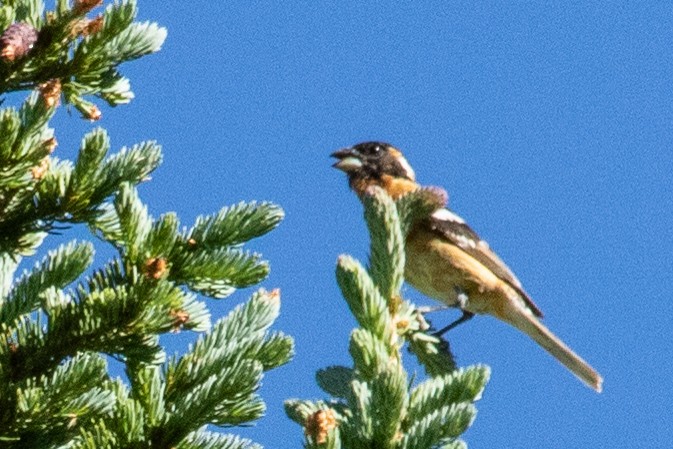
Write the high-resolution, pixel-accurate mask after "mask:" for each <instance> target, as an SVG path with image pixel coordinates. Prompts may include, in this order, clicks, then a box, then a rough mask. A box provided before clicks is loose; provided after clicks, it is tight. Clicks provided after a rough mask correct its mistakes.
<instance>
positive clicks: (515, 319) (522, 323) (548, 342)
mask: <svg viewBox="0 0 673 449" xmlns="http://www.w3.org/2000/svg"><path fill="white" fill-rule="evenodd" d="M517 309H518V310H516V312H515V313H509V314H507V315H508V316H506V317H502V318H503V319H504V320H505V321H507V322H508V323H510V324H511V325H513V326H514V327H516V328H517V329H519V330H521V331H522V332H524V333H525V334H526V335H528V336H529V337H530V338H532V339H533V340H535V342H536V343H537V344H539V345H540V346H542V347H543V348H544V349H545V350H546V351H547V352H549V353H550V354H551V355H553V356H554V358H556V360H558V361H559V362H561V363H562V364H563V365H565V366H566V368H568V369H569V370H570V371H571V372H572V373H573V374H574V375H575V376H577V377H578V378H579V379H580V380H581V381H582V382H584V383H585V384H587V385H588V386H589V387H591V388H593V389H594V390H596V391H597V392H598V393H600V392H601V391H602V390H603V378H602V377H601V375H600V374H598V372H597V371H596V370H595V369H593V368H592V367H591V366H590V365H589V364H588V363H587V362H585V361H584V360H583V359H582V358H581V357H580V356H578V355H577V354H575V353H574V352H573V350H572V349H570V348H569V347H568V346H567V345H566V344H565V343H563V342H562V341H561V340H560V339H559V338H558V337H557V336H556V335H554V334H553V333H552V332H551V331H550V330H549V329H547V327H545V325H544V324H542V323H541V322H540V320H539V319H538V318H537V317H534V316H533V315H532V314H530V313H527V312H524V311H523V310H521V309H519V308H518V307H517Z"/></svg>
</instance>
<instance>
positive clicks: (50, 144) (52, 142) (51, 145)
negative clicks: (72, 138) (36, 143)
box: [42, 137, 58, 154]
mask: <svg viewBox="0 0 673 449" xmlns="http://www.w3.org/2000/svg"><path fill="white" fill-rule="evenodd" d="M42 145H44V148H45V149H46V150H47V152H48V153H49V154H51V153H53V152H54V150H55V149H56V147H57V146H58V142H57V141H56V137H50V138H49V139H47V140H45V141H44V142H42Z"/></svg>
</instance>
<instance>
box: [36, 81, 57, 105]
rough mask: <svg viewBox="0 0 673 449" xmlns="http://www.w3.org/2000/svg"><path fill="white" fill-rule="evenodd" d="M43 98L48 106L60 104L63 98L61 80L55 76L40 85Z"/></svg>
mask: <svg viewBox="0 0 673 449" xmlns="http://www.w3.org/2000/svg"><path fill="white" fill-rule="evenodd" d="M39 89H40V94H41V95H42V100H44V104H45V105H46V106H47V107H48V108H53V107H55V106H58V103H59V100H60V98H61V80H59V79H57V78H54V79H52V80H49V81H47V82H46V83H42V84H40V86H39Z"/></svg>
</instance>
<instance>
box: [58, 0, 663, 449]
mask: <svg viewBox="0 0 673 449" xmlns="http://www.w3.org/2000/svg"><path fill="white" fill-rule="evenodd" d="M139 3H140V5H139V6H140V11H141V18H142V19H148V20H149V19H151V20H154V21H158V22H159V23H160V24H161V25H163V26H166V27H167V28H168V31H169V34H168V40H167V42H166V44H165V46H164V48H163V50H162V51H161V52H160V53H159V54H157V55H153V56H150V57H147V58H145V59H142V60H140V61H136V62H133V63H130V64H127V65H126V66H125V67H124V68H123V72H124V73H125V74H126V75H127V76H129V77H130V78H131V81H132V85H133V87H134V90H135V92H136V95H137V98H136V100H135V101H134V102H133V103H132V104H131V105H129V106H126V107H120V108H117V109H109V108H104V109H103V113H104V116H103V120H102V121H101V122H100V125H101V126H103V127H105V128H107V129H108V131H109V132H110V134H111V138H112V142H113V146H114V148H115V149H119V148H120V147H121V146H123V145H131V144H133V143H136V142H139V141H142V140H145V139H156V140H158V141H159V142H160V143H161V144H162V145H163V147H164V151H165V161H164V164H163V166H162V167H161V168H160V169H159V170H158V171H157V172H156V173H155V175H154V177H153V181H152V182H150V183H147V184H146V185H144V186H143V187H142V189H141V194H142V198H143V199H144V200H145V201H146V202H148V203H149V206H150V209H151V211H152V213H154V214H155V215H158V214H159V213H161V212H164V211H168V210H175V211H177V212H178V214H179V215H180V217H181V219H182V221H183V223H185V224H189V223H191V222H192V221H193V219H194V218H195V217H196V216H197V215H198V214H202V213H210V212H214V211H216V210H218V209H219V208H220V207H222V206H224V205H228V204H232V203H235V202H238V201H240V200H271V201H274V202H276V203H278V204H280V205H281V206H282V207H283V208H284V209H285V211H286V213H287V218H286V220H285V221H284V222H283V224H282V225H281V226H280V228H279V229H278V230H276V231H275V232H273V233H271V234H269V235H268V236H265V237H264V238H262V239H260V240H258V241H255V242H253V243H252V244H251V245H250V246H249V247H250V248H252V249H255V250H257V251H260V252H262V253H263V255H264V256H265V257H266V258H268V259H269V260H270V262H271V267H272V274H271V276H270V277H269V278H268V280H266V281H265V282H264V283H263V285H264V286H265V287H267V288H275V287H280V288H281V290H282V295H283V296H282V300H283V308H282V316H281V318H280V319H279V321H278V323H277V325H276V326H275V328H276V329H280V330H283V331H284V332H286V333H288V334H291V335H293V336H294V337H295V339H296V353H297V354H296V357H295V359H294V361H293V362H292V363H291V364H289V365H287V366H284V367H282V368H280V369H278V370H276V371H274V372H271V373H270V374H269V375H268V376H267V377H265V380H264V385H263V388H262V390H261V394H262V396H263V397H264V399H265V400H266V402H267V404H268V414H267V416H266V417H265V418H264V419H263V420H261V421H259V422H258V423H257V424H256V426H255V427H252V428H248V429H244V430H242V431H240V432H239V433H241V434H243V435H245V436H248V437H251V438H253V439H254V440H256V441H257V442H260V443H262V444H264V445H265V446H266V447H269V448H272V447H275V448H280V449H284V448H296V447H301V441H302V431H301V429H300V428H299V427H298V426H297V425H295V424H294V423H292V422H291V421H289V420H288V419H287V418H286V417H285V414H284V412H283V409H282V401H283V400H284V399H286V398H289V397H300V398H323V397H325V395H324V394H323V393H322V392H321V391H320V390H319V389H318V388H317V386H316V385H315V381H314V373H315V371H316V370H317V369H319V368H322V367H326V366H328V365H331V364H349V363H350V359H349V356H348V353H347V346H348V337H349V333H350V331H351V329H352V327H353V325H354V322H353V319H352V318H351V317H350V315H349V313H348V311H347V307H346V305H345V302H344V301H343V300H342V298H341V296H340V293H339V291H338V288H337V286H336V283H335V280H334V267H335V261H336V258H337V256H338V255H339V254H341V253H350V254H353V255H354V256H356V257H358V258H360V259H363V260H364V259H366V254H367V246H368V237H367V233H366V230H365V227H364V223H363V220H362V211H361V206H360V204H359V203H358V202H357V201H356V199H355V197H354V196H353V195H352V194H351V193H350V192H349V191H348V189H347V186H346V181H345V177H344V176H343V174H342V173H339V172H337V171H335V170H333V169H331V168H330V164H331V161H330V159H329V157H328V155H329V153H330V152H332V151H333V150H335V149H337V148H339V147H342V146H346V145H350V144H354V143H356V142H359V141H362V140H370V139H377V140H385V141H389V142H391V143H393V144H395V145H396V146H398V147H399V148H401V149H402V150H404V151H405V153H406V155H407V156H408V159H409V161H410V162H411V163H412V165H413V166H414V168H415V169H416V173H417V175H418V178H419V180H420V181H421V182H422V183H424V184H431V185H440V186H443V187H445V188H446V189H447V190H448V191H449V193H450V205H451V207H452V208H453V209H454V210H456V211H457V212H458V213H459V214H461V215H463V216H464V217H465V218H466V219H467V220H468V221H469V222H470V223H471V225H472V226H473V227H474V228H475V229H476V230H477V231H478V232H479V233H480V234H481V235H482V236H483V237H484V238H485V239H486V240H488V241H489V243H490V244H491V246H492V247H493V248H494V249H495V250H496V251H497V252H498V253H499V254H500V255H501V256H502V258H503V259H504V260H505V261H506V262H507V263H508V264H509V265H510V266H511V267H512V268H513V270H514V271H515V272H516V273H517V275H518V276H519V278H520V279H521V280H522V282H523V284H524V286H525V287H526V289H527V290H528V291H529V293H530V294H531V295H532V297H533V298H534V299H535V300H536V302H537V303H538V304H539V305H540V307H541V308H542V309H543V311H544V312H545V314H546V319H545V322H546V323H547V325H548V326H549V327H550V328H551V329H552V330H553V331H554V332H556V333H557V334H558V335H559V336H561V337H562V338H563V339H564V340H566V341H567V343H568V344H569V345H570V346H572V347H573V348H574V349H576V350H577V352H579V353H580V354H581V355H582V356H583V357H584V358H586V359H587V360H588V361H590V362H591V363H592V364H593V365H594V366H595V367H596V368H597V369H598V370H599V371H600V372H601V373H602V374H603V376H604V377H605V384H604V388H605V391H604V393H603V394H602V395H597V394H595V393H594V392H592V391H591V390H589V389H588V388H586V387H584V386H583V385H582V384H581V383H579V382H578V381H577V380H576V379H575V378H574V377H572V376H571V375H570V374H568V373H567V372H566V371H565V369H563V368H562V367H561V366H560V365H559V364H558V363H556V362H555V361H554V360H553V359H552V358H551V357H549V356H548V355H547V354H546V353H545V352H543V351H542V350H540V349H539V348H538V347H536V346H535V345H534V344H533V343H532V342H530V341H529V340H527V339H526V338H525V337H523V336H522V335H520V334H519V333H517V332H516V331H515V330H513V329H511V328H509V327H507V326H506V325H504V324H501V323H499V322H496V321H495V320H493V319H490V318H487V317H480V318H477V319H474V320H472V322H470V323H468V324H466V325H463V326H461V327H459V328H458V329H456V330H454V331H452V332H451V333H450V335H449V339H450V341H451V344H452V346H453V350H454V352H455V354H456V356H457V358H458V361H459V364H461V365H469V364H472V363H477V362H480V363H486V364H488V365H490V366H491V367H492V370H493V373H492V380H491V382H490V384H489V386H488V387H487V390H486V392H485V394H484V397H483V400H482V401H481V402H480V403H479V404H478V409H479V414H478V416H477V419H476V421H475V423H474V425H473V427H472V429H471V430H470V431H469V432H468V433H467V434H466V435H465V439H466V440H467V442H468V443H469V445H470V447H471V448H497V447H507V448H541V447H544V448H564V449H567V448H592V447H620V448H641V447H653V448H654V447H665V446H668V445H670V441H671V439H672V438H673V429H672V428H671V417H672V416H673V415H672V414H671V406H672V402H673V382H672V379H673V366H672V362H671V360H673V346H672V344H671V342H672V341H673V298H672V292H673V288H672V285H673V230H672V229H673V207H672V198H673V94H672V92H673V60H672V59H673V52H672V50H671V49H672V48H673V10H672V8H671V5H670V3H669V2H619V4H616V3H610V6H608V2H554V3H552V2H505V1H502V2H483V4H482V3H479V2H429V1H417V2H383V1H378V2H367V3H368V4H364V3H365V2H356V1H342V2H311V1H302V2H233V1H231V2H164V1H157V0H152V1H150V0H140V1H139ZM374 3H375V4H374ZM449 3H450V4H449ZM54 126H55V127H56V128H57V136H58V138H59V142H60V146H59V149H58V151H60V152H61V154H60V155H61V156H67V155H69V154H72V150H73V149H74V148H75V147H76V146H77V145H78V143H79V139H80V138H81V135H82V134H83V132H84V131H85V130H86V129H90V128H91V127H92V126H93V125H91V124H89V123H86V122H83V121H81V120H79V119H78V118H77V114H76V113H75V114H73V115H72V116H68V115H67V114H66V113H64V112H60V113H59V115H58V117H57V119H56V120H55V121H54ZM57 155H58V153H57ZM405 292H406V295H407V296H408V297H409V298H411V299H412V300H414V301H421V302H422V301H423V300H422V297H421V295H420V294H419V293H417V292H416V291H414V290H413V289H411V288H407V289H406V290H405ZM248 295H249V292H247V291H242V292H239V293H237V294H235V295H234V296H232V297H230V298H228V299H227V300H224V301H222V302H216V301H209V305H210V306H211V310H212V311H213V313H214V314H215V315H221V314H224V313H226V311H227V310H229V308H230V307H232V306H233V305H235V304H237V303H240V302H242V301H244V300H245V299H246V298H247V297H248ZM456 316H457V312H452V311H448V312H444V313H443V314H437V315H435V316H433V319H434V322H435V324H438V325H441V324H445V323H447V322H449V321H450V320H452V319H454V318H455V317H456ZM189 338H191V336H189V335H187V336H186V338H185V339H184V340H180V339H178V340H171V341H170V344H171V347H170V351H171V352H172V351H182V350H183V349H184V347H185V345H186V343H185V342H186V341H187V340H189ZM167 341H168V340H167ZM234 431H235V432H238V431H237V430H236V429H234Z"/></svg>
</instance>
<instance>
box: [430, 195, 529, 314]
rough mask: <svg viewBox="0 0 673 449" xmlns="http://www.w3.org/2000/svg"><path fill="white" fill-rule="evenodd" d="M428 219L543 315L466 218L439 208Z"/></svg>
mask: <svg viewBox="0 0 673 449" xmlns="http://www.w3.org/2000/svg"><path fill="white" fill-rule="evenodd" d="M428 220H429V225H430V228H431V229H432V231H433V232H435V233H437V234H439V235H440V236H441V237H442V238H444V239H445V240H448V241H449V242H451V243H452V244H454V245H456V246H458V247H459V248H461V249H462V250H463V251H465V252H466V253H467V254H469V255H470V256H472V257H473V258H475V259H476V260H478V261H479V262H480V263H481V264H482V265H484V266H485V267H486V268H488V269H489V270H491V272H492V273H493V274H495V275H496V276H497V277H498V278H500V279H502V280H503V281H505V282H507V283H508V284H509V285H510V286H512V288H514V289H515V290H516V291H517V292H518V293H519V294H520V295H521V297H522V299H523V300H524V301H525V303H526V305H527V306H528V307H529V308H530V309H531V311H532V312H533V314H534V315H535V316H537V317H542V311H541V310H540V308H539V307H538V306H537V305H535V303H534V302H533V300H532V299H531V298H530V296H528V294H527V293H526V292H525V291H524V289H523V287H522V286H521V282H519V280H518V279H517V278H516V276H515V275H514V273H512V271H511V270H510V269H509V267H507V265H505V263H504V262H503V261H502V260H500V258H499V257H498V256H497V255H496V254H495V253H494V252H493V251H492V250H491V249H490V248H489V246H488V243H486V242H485V241H484V240H482V239H481V238H480V237H479V235H477V233H476V232H474V231H473V230H472V228H470V227H469V226H468V225H467V224H466V223H465V220H463V219H462V218H461V217H459V216H458V215H456V214H455V213H453V212H451V211H450V210H449V209H446V208H442V209H438V210H437V211H435V212H434V213H433V214H432V215H431V216H430V217H429V219H428Z"/></svg>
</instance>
